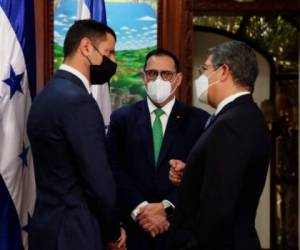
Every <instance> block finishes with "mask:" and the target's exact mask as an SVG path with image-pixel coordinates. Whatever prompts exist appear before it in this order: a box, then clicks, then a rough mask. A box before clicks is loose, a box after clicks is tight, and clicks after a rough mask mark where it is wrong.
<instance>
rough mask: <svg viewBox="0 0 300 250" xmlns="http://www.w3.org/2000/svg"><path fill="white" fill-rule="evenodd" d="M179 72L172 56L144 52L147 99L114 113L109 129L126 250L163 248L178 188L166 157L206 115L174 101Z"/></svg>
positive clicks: (180, 150) (190, 141)
mask: <svg viewBox="0 0 300 250" xmlns="http://www.w3.org/2000/svg"><path fill="white" fill-rule="evenodd" d="M181 80H182V73H180V71H179V63H178V59H177V58H176V56H175V55H174V54H173V53H171V52H169V51H167V50H163V49H157V50H154V51H152V52H150V53H149V54H148V55H147V56H146V61H145V66H144V72H143V81H144V84H145V89H146V91H147V95H148V98H147V99H146V100H143V101H140V102H137V103H135V104H133V105H130V106H128V107H124V108H121V109H119V110H117V111H115V112H114V113H113V114H112V116H111V124H110V129H109V131H108V150H109V159H110V164H111V166H112V169H113V172H114V176H115V178H116V181H117V189H118V205H119V207H120V208H121V213H122V219H123V223H124V227H125V229H126V232H127V236H128V241H127V246H128V250H134V249H136V250H150V249H151V250H152V249H161V250H164V249H165V247H166V246H165V241H166V236H167V231H168V228H169V217H170V216H171V215H172V213H173V210H174V208H175V207H176V199H177V187H175V186H174V185H172V183H171V182H170V181H169V179H168V172H169V169H170V165H169V161H170V160H171V159H179V160H181V161H185V160H186V157H187V155H188V153H189V151H190V149H191V148H192V146H193V145H194V143H195V141H196V140H197V138H198V137H199V136H200V134H201V132H202V130H203V127H204V124H205V122H206V120H207V118H208V115H207V113H206V112H204V111H202V110H199V109H196V108H193V107H189V106H187V105H185V104H183V103H181V102H179V101H176V100H175V92H176V90H177V89H178V87H179V85H180V84H181Z"/></svg>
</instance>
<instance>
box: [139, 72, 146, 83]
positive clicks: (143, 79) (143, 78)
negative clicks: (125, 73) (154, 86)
mask: <svg viewBox="0 0 300 250" xmlns="http://www.w3.org/2000/svg"><path fill="white" fill-rule="evenodd" d="M140 74H141V78H142V81H143V83H144V85H146V83H147V78H146V73H145V71H143V70H142V71H141V73H140Z"/></svg>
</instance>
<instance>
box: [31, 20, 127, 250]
mask: <svg viewBox="0 0 300 250" xmlns="http://www.w3.org/2000/svg"><path fill="white" fill-rule="evenodd" d="M115 41H116V36H115V33H114V31H113V30H111V29H110V28H109V27H107V26H106V25H103V24H101V23H98V22H96V21H92V20H81V21H77V22H76V23H75V24H74V25H73V26H72V27H71V28H70V30H69V31H68V33H67V36H66V39H65V43H64V54H65V60H64V64H63V65H62V66H61V67H60V69H59V70H58V71H57V72H56V73H55V74H54V76H53V77H52V79H51V80H50V81H49V82H48V84H47V86H46V87H45V89H44V90H43V91H42V93H41V94H40V95H39V96H37V97H36V98H35V100H34V102H33V104H32V107H31V111H30V114H29V118H28V135H29V139H30V143H31V146H32V152H33V157H34V166H35V177H36V183H37V200H36V206H35V210H34V214H33V218H32V223H31V227H30V234H29V249H32V250H35V249H36V250H40V249H44V250H54V249H55V250H56V249H64V250H65V249H72V250H76V249H78V250H81V249H89V250H96V249H97V250H101V249H105V244H108V245H107V246H108V248H111V249H125V247H126V246H125V239H126V236H125V231H124V230H123V229H120V225H119V220H118V216H117V215H116V209H115V200H116V193H115V192H116V190H115V183H114V180H113V176H112V173H111V170H110V167H109V164H108V161H107V156H106V150H105V145H104V140H105V133H104V124H103V119H102V116H101V113H100V110H99V108H98V106H97V103H96V101H95V100H94V99H93V97H92V96H91V95H90V92H91V90H90V84H91V83H97V84H101V83H104V82H107V81H108V80H109V79H110V78H111V76H112V75H113V74H114V73H115V71H116V64H115V57H114V47H115Z"/></svg>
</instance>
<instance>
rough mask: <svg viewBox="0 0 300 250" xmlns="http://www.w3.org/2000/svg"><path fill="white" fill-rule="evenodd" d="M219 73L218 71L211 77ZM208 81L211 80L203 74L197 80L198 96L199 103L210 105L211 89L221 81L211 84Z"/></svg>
mask: <svg viewBox="0 0 300 250" xmlns="http://www.w3.org/2000/svg"><path fill="white" fill-rule="evenodd" d="M217 71H218V69H217V70H216V71H214V72H213V73H212V74H211V75H209V76H212V75H213V74H215V73H216V72H217ZM208 79H209V78H208V77H207V76H206V75H204V74H202V75H201V76H199V77H198V78H197V79H196V80H195V87H196V95H197V98H198V101H199V102H202V103H205V104H208V98H207V94H208V89H209V87H211V86H213V85H215V84H216V83H218V82H219V81H215V82H213V83H211V84H209V82H208Z"/></svg>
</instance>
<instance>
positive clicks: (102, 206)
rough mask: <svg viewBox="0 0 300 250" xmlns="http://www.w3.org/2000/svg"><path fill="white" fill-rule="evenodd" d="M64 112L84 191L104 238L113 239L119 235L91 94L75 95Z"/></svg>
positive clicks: (100, 122)
mask: <svg viewBox="0 0 300 250" xmlns="http://www.w3.org/2000/svg"><path fill="white" fill-rule="evenodd" d="M63 114H64V117H63V118H62V119H63V129H64V133H65V135H66V139H67V143H69V145H70V147H71V149H72V150H73V154H74V157H75V161H76V162H77V164H76V165H77V166H78V172H79V174H80V177H81V178H82V179H81V180H82V185H83V189H84V194H85V196H86V199H87V200H88V202H89V204H92V205H93V206H95V208H96V211H97V214H98V218H99V222H100V224H101V228H102V230H103V233H104V237H105V238H106V239H107V241H113V242H114V241H116V240H117V239H118V238H119V236H120V224H119V220H118V216H117V211H116V207H115V206H116V187H115V182H114V179H113V175H112V172H111V169H110V166H109V163H108V159H107V152H106V147H105V132H104V124H103V119H102V116H101V113H100V111H99V108H98V106H97V104H96V102H95V101H94V100H93V99H92V97H91V96H88V95H86V96H82V97H76V102H74V101H73V102H72V103H69V105H68V106H67V107H65V112H63Z"/></svg>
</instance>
